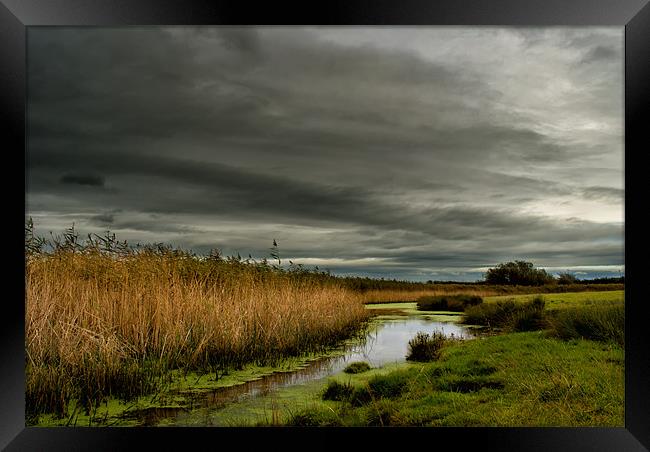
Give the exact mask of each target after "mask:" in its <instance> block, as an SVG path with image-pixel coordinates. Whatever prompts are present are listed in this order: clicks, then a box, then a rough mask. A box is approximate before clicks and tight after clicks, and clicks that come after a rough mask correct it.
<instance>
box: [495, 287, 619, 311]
mask: <svg viewBox="0 0 650 452" xmlns="http://www.w3.org/2000/svg"><path fill="white" fill-rule="evenodd" d="M535 297H541V298H542V299H543V300H544V301H545V302H546V309H548V310H554V309H564V308H570V307H579V306H581V305H592V304H598V303H603V302H604V303H611V302H621V303H622V302H623V301H624V300H625V298H624V291H623V290H610V291H604V292H567V293H547V294H528V295H501V296H497V297H484V298H483V302H484V303H494V302H497V301H500V300H515V301H530V300H532V299H534V298H535Z"/></svg>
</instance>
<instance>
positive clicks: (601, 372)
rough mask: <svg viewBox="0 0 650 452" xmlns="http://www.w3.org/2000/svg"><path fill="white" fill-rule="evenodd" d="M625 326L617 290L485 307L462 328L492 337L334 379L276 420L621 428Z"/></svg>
mask: <svg viewBox="0 0 650 452" xmlns="http://www.w3.org/2000/svg"><path fill="white" fill-rule="evenodd" d="M624 318H625V315H624V304H623V293H622V291H621V292H620V293H610V292H602V293H600V294H597V293H590V294H562V295H550V296H549V295H542V296H540V295H539V294H538V295H531V296H526V295H522V296H518V297H512V296H508V297H495V298H491V299H487V300H486V301H485V302H484V303H482V304H479V305H477V306H472V307H469V308H468V309H467V310H466V311H465V315H464V316H463V321H464V322H466V323H470V324H480V325H488V326H489V327H490V328H491V330H492V332H495V331H499V332H500V334H498V335H494V334H493V335H489V336H485V337H480V338H477V339H474V340H470V341H445V343H444V344H442V347H441V344H439V343H437V342H436V343H433V344H431V345H432V346H435V347H433V349H434V351H435V353H434V354H432V357H429V358H427V359H428V360H430V361H431V362H427V363H416V362H409V363H406V364H401V365H399V366H392V367H390V368H385V369H371V370H369V371H366V372H363V373H358V374H353V375H347V374H346V375H342V374H341V375H337V376H335V377H334V378H332V379H331V380H330V382H329V383H328V385H327V386H326V387H325V388H323V389H321V391H320V393H319V395H318V396H316V397H314V398H312V399H311V400H310V401H308V402H305V403H304V404H303V406H302V407H301V408H300V409H296V408H295V407H292V409H291V410H290V412H288V413H286V416H285V417H284V418H283V420H282V422H283V423H285V424H288V425H318V426H325V425H332V426H376V425H383V426H390V425H400V426H622V425H624V377H625V374H624V342H625V341H624ZM424 339H426V338H419V340H418V337H417V336H416V338H414V339H412V341H411V343H410V346H411V349H413V346H420V345H428V344H425V342H427V341H425V340H424ZM430 339H431V338H430ZM433 339H435V338H433ZM429 342H431V341H429ZM433 342H435V341H433ZM420 343H422V344H420ZM412 351H413V350H411V352H412ZM434 355H435V356H434ZM332 394H334V395H335V396H334V397H333V396H332ZM276 418H277V416H276Z"/></svg>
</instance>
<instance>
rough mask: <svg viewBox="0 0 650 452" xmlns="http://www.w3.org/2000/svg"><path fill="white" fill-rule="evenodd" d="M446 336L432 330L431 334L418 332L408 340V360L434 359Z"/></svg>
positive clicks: (438, 354)
mask: <svg viewBox="0 0 650 452" xmlns="http://www.w3.org/2000/svg"><path fill="white" fill-rule="evenodd" d="M446 341H447V338H446V337H445V335H444V334H443V333H440V332H438V331H434V332H433V333H431V334H427V333H423V332H419V333H417V334H416V335H415V337H413V339H411V340H409V343H408V350H409V351H408V355H407V356H406V359H407V360H408V361H434V360H436V359H438V357H439V356H440V350H441V349H442V347H443V346H444V345H445V342H446Z"/></svg>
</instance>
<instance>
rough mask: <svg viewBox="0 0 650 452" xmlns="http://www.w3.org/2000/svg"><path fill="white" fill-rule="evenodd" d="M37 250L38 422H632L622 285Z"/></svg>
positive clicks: (125, 251)
mask: <svg viewBox="0 0 650 452" xmlns="http://www.w3.org/2000/svg"><path fill="white" fill-rule="evenodd" d="M25 256H26V257H25V259H26V262H25V297H26V298H25V302H26V313H25V315H26V317H25V325H26V338H25V347H26V363H25V366H26V367H25V368H26V412H27V422H28V424H29V425H43V426H46V425H47V426H52V425H67V426H71V425H72V426H105V425H206V426H207V425H221V426H223V425H225V426H228V425H295V426H299V425H337V426H360V425H420V426H423V425H434V426H435V425H465V426H467V425H608V426H610V425H611V426H620V425H623V407H624V405H623V401H624V400H623V396H624V391H623V389H624V387H623V381H624V372H623V371H624V368H623V362H624V346H625V343H624V329H623V326H624V300H623V289H624V286H623V284H622V283H621V282H619V281H610V282H609V283H608V284H603V283H602V282H601V284H594V283H589V282H587V281H575V280H572V281H560V282H558V281H557V280H553V278H550V277H549V279H548V280H547V281H544V284H541V285H537V286H534V285H512V284H489V283H487V282H485V281H483V282H479V283H475V284H440V283H438V284H436V283H412V282H406V281H397V280H392V281H389V280H383V281H382V280H373V279H370V278H343V277H336V276H333V275H331V274H330V273H329V272H327V271H320V270H317V269H307V268H304V267H303V266H299V265H290V266H288V267H287V266H284V267H283V266H281V265H280V262H279V259H277V255H275V254H274V253H273V252H272V253H271V257H270V258H269V259H262V260H259V261H256V260H253V259H242V258H240V257H225V256H222V255H221V254H220V253H219V252H218V251H216V250H214V251H213V252H212V253H210V254H209V255H207V256H198V255H196V254H193V253H192V252H189V251H184V250H181V249H176V248H172V247H171V246H166V245H162V244H154V245H135V246H132V245H129V244H127V243H126V242H120V241H118V240H117V239H116V237H115V236H114V235H112V234H110V233H107V234H106V235H105V236H97V235H89V236H88V237H87V239H81V238H80V237H79V235H78V233H77V232H76V231H75V229H74V227H72V228H70V229H68V230H66V231H65V233H64V234H63V235H61V236H57V237H53V238H52V240H46V239H44V238H40V237H37V236H35V235H34V231H33V224H32V222H31V220H30V221H29V222H28V223H27V224H26V228H25ZM274 258H275V259H277V260H276V261H274ZM520 267H523V268H524V269H528V270H531V268H532V267H526V266H525V265H520ZM503 268H505V266H499V267H497V268H496V269H495V270H494V271H493V274H492V276H494V273H496V270H498V269H501V270H502V269H503ZM532 271H533V273H534V272H536V271H537V270H536V269H532ZM542 272H543V271H542ZM534 274H536V273H534ZM487 276H488V278H486V279H489V277H490V273H489V272H488V275H487ZM547 276H548V275H547Z"/></svg>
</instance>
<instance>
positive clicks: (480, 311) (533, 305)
mask: <svg viewBox="0 0 650 452" xmlns="http://www.w3.org/2000/svg"><path fill="white" fill-rule="evenodd" d="M544 306H545V302H544V299H542V298H541V297H536V298H534V299H533V300H531V301H528V302H524V303H519V302H516V301H514V300H505V301H497V302H496V303H484V304H481V305H478V306H473V307H469V308H467V310H466V311H465V317H464V319H463V323H466V324H469V325H483V326H487V327H489V328H496V329H501V330H505V331H534V330H539V329H543V328H545V327H546V318H545V314H544Z"/></svg>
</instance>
